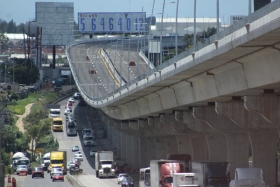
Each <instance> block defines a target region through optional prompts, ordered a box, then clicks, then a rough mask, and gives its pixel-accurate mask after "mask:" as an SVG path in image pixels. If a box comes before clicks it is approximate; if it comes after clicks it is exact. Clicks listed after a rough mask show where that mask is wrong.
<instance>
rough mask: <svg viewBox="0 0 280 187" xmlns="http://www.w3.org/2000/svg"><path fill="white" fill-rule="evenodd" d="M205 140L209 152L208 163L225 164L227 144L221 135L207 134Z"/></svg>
mask: <svg viewBox="0 0 280 187" xmlns="http://www.w3.org/2000/svg"><path fill="white" fill-rule="evenodd" d="M206 140H207V144H208V151H209V155H208V156H209V159H208V160H209V161H214V162H226V161H227V156H228V154H227V144H226V137H225V135H224V134H223V133H222V134H207V135H206Z"/></svg>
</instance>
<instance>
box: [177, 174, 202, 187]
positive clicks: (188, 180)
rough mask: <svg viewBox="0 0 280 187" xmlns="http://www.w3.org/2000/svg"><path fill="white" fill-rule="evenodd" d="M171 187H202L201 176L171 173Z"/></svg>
mask: <svg viewBox="0 0 280 187" xmlns="http://www.w3.org/2000/svg"><path fill="white" fill-rule="evenodd" d="M172 178H173V185H172V187H181V186H188V187H198V186H200V187H203V185H204V184H203V174H202V173H173V174H172Z"/></svg>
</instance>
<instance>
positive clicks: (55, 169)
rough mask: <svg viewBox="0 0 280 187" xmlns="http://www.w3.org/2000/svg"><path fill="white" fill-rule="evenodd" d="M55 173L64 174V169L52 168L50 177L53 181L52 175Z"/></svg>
mask: <svg viewBox="0 0 280 187" xmlns="http://www.w3.org/2000/svg"><path fill="white" fill-rule="evenodd" d="M54 173H63V169H62V168H61V167H54V168H52V170H51V172H50V177H51V179H52V175H53V174H54Z"/></svg>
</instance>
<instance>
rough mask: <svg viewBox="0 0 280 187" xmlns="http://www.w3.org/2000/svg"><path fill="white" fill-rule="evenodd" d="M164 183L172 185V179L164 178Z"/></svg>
mask: <svg viewBox="0 0 280 187" xmlns="http://www.w3.org/2000/svg"><path fill="white" fill-rule="evenodd" d="M164 183H173V178H172V177H166V178H165V179H164Z"/></svg>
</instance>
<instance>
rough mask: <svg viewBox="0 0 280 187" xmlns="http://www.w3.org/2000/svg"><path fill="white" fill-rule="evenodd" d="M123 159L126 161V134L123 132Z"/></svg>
mask: <svg viewBox="0 0 280 187" xmlns="http://www.w3.org/2000/svg"><path fill="white" fill-rule="evenodd" d="M121 159H122V160H124V161H126V159H127V158H126V134H125V133H124V132H121Z"/></svg>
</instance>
